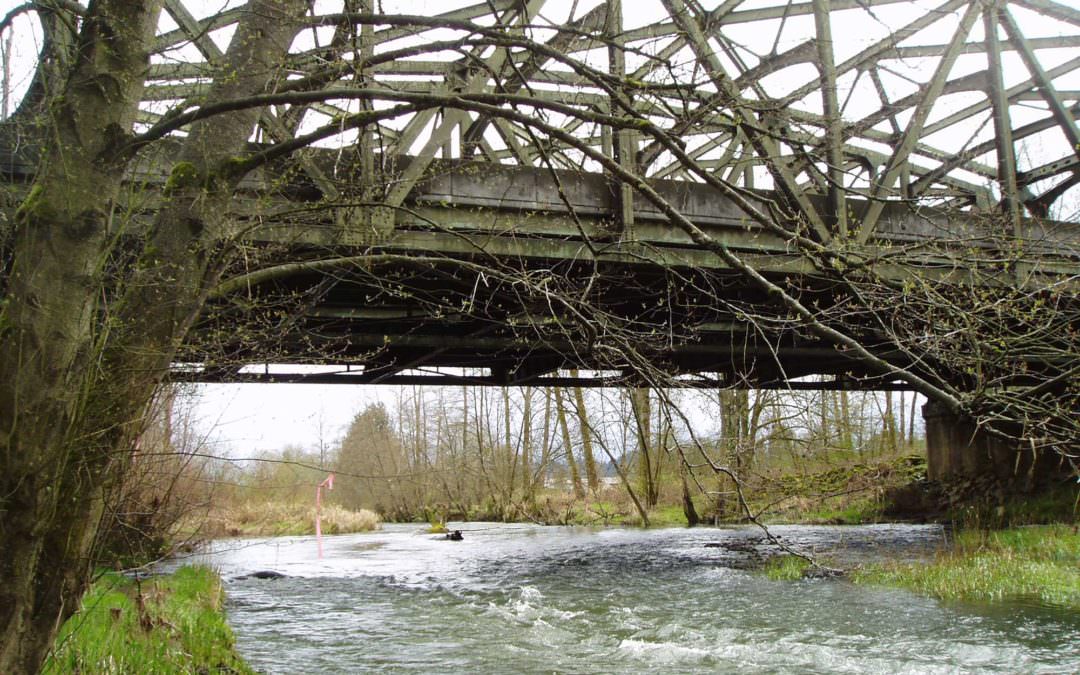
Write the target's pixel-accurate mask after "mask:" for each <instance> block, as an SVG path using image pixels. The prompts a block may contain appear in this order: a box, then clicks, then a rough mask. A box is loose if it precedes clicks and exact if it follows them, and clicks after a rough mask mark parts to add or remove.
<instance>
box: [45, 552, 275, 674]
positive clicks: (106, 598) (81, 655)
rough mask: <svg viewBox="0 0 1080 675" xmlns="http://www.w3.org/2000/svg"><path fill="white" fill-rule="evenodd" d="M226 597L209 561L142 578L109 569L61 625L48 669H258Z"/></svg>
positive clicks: (46, 667) (76, 671) (57, 671)
mask: <svg viewBox="0 0 1080 675" xmlns="http://www.w3.org/2000/svg"><path fill="white" fill-rule="evenodd" d="M223 602H224V595H223V593H222V589H221V580H220V579H219V578H218V576H217V575H216V574H215V573H214V572H213V571H212V570H210V569H207V568H205V567H184V568H181V569H180V570H178V571H177V572H176V573H175V574H172V575H169V576H164V577H155V578H152V579H145V580H142V581H141V582H139V581H134V580H132V579H128V578H127V577H124V576H121V575H118V574H113V573H106V574H105V575H104V576H102V577H101V578H100V579H98V580H97V582H95V583H94V584H93V586H91V588H90V590H89V591H87V593H86V595H85V596H83V599H82V604H81V606H80V608H79V611H78V612H77V613H76V614H75V615H74V616H72V617H71V618H70V619H69V620H68V621H67V623H65V624H64V626H63V628H61V629H60V636H59V637H58V638H57V641H56V645H55V647H54V650H55V651H54V653H53V654H52V655H51V656H50V658H49V660H48V661H47V662H46V665H45V668H44V672H45V673H48V674H55V675H60V674H61V673H253V672H254V671H252V670H251V669H250V668H248V667H247V666H246V665H245V664H244V662H243V661H242V660H241V659H240V657H239V656H238V655H237V654H236V652H235V651H234V650H233V635H232V631H231V630H230V629H229V626H228V624H226V622H225V615H224V611H223Z"/></svg>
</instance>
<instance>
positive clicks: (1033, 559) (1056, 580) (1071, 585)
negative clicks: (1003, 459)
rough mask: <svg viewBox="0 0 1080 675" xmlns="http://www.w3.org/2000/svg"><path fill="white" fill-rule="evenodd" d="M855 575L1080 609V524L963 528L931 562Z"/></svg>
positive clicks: (948, 594) (958, 594)
mask: <svg viewBox="0 0 1080 675" xmlns="http://www.w3.org/2000/svg"><path fill="white" fill-rule="evenodd" d="M853 578H854V580H855V581H857V582H861V583H875V584H885V585H890V586H900V587H903V588H909V589H911V590H913V591H916V592H919V593H923V594H926V595H930V596H933V597H937V598H941V599H945V600H973V601H1002V600H1023V601H1031V600H1034V601H1036V602H1039V603H1042V604H1047V605H1057V606H1062V607H1067V608H1070V609H1076V610H1080V533H1078V531H1077V527H1076V526H1074V525H1040V526H1030V527H1020V528H1015V529H1011V530H1002V531H991V532H988V531H967V532H961V533H960V534H959V535H957V537H956V539H955V541H954V543H953V546H952V548H951V549H950V550H948V551H946V552H943V553H941V554H939V555H938V557H937V559H936V560H934V561H932V562H930V563H915V564H897V563H884V564H879V565H874V566H872V567H868V568H865V569H863V570H860V571H857V572H856V573H855V574H854V575H853Z"/></svg>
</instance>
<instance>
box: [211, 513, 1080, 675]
mask: <svg viewBox="0 0 1080 675" xmlns="http://www.w3.org/2000/svg"><path fill="white" fill-rule="evenodd" d="M456 527H459V528H460V529H461V530H462V531H463V533H464V539H463V541H446V540H444V539H441V538H439V537H436V536H434V535H429V534H424V533H423V532H422V530H421V527H420V526H402V525H389V526H386V527H385V528H384V529H383V530H382V531H380V532H375V533H370V534H357V535H345V536H336V537H326V538H325V539H324V557H323V558H322V559H318V558H317V553H316V550H317V549H316V546H315V541H314V539H313V538H312V537H278V538H270V539H247V540H229V541H221V542H217V543H215V545H214V549H213V552H212V553H210V554H207V555H205V556H202V557H200V558H199V559H198V560H197V561H198V562H205V563H209V564H212V565H213V566H215V567H216V568H217V569H218V570H219V571H220V572H221V573H222V575H223V576H224V578H225V579H226V592H227V596H228V614H229V622H230V623H231V624H232V626H233V629H234V631H235V633H236V637H237V643H238V647H239V650H240V652H241V654H242V655H243V656H244V657H245V658H246V659H247V660H248V662H249V663H250V664H251V665H252V666H253V667H255V668H256V669H258V670H259V671H262V672H265V673H366V672H379V671H383V672H429V673H519V672H521V673H655V672H670V673H717V672H720V673H722V672H739V673H889V674H890V675H893V674H898V673H965V672H978V673H990V672H998V673H1076V672H1080V616H1078V615H1077V614H1076V613H1070V612H1066V611H1063V610H1060V609H1055V608H1049V607H1040V606H1028V605H1022V604H1009V605H970V604H957V603H948V604H946V603H941V602H938V601H936V600H931V599H927V598H922V597H918V596H916V595H913V594H911V593H908V592H906V591H901V590H894V589H885V588H872V587H862V586H856V585H853V584H851V583H850V582H848V581H845V580H843V579H812V580H803V581H798V582H776V581H770V580H768V579H766V578H765V577H763V576H762V575H760V574H756V573H754V572H752V571H749V570H748V569H747V568H748V567H749V566H751V565H752V563H753V560H754V558H755V557H757V556H758V555H763V554H768V553H769V551H770V550H773V549H771V548H770V547H771V545H770V544H768V542H766V541H765V540H764V539H763V537H762V533H761V531H760V530H758V529H756V528H739V529H709V528H699V529H692V530H691V529H661V530H635V529H585V528H555V527H538V526H529V525H498V524H485V523H465V524H460V525H457V526H456ZM772 532H773V533H775V534H776V535H779V536H780V537H781V539H782V541H784V542H787V543H788V544H789V545H793V546H801V547H805V548H806V549H807V550H814V551H817V552H819V553H826V554H828V555H829V556H831V557H832V558H833V559H834V560H838V561H840V562H841V563H842V564H845V565H850V564H853V563H857V562H859V561H865V560H872V559H877V558H880V557H883V556H891V557H906V558H914V559H918V558H921V557H923V556H926V555H929V553H930V552H931V551H932V550H933V549H934V548H935V547H937V546H939V545H940V544H941V541H942V537H943V532H942V530H941V529H940V528H939V527H937V526H919V525H876V526H861V527H807V526H782V527H774V528H772ZM262 570H273V571H276V572H280V573H282V574H285V575H288V576H286V577H285V578H279V579H259V578H253V577H246V578H245V575H249V574H250V573H252V572H255V571H262Z"/></svg>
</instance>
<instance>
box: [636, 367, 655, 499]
mask: <svg viewBox="0 0 1080 675" xmlns="http://www.w3.org/2000/svg"><path fill="white" fill-rule="evenodd" d="M649 404H650V401H649V390H648V389H644V388H637V389H634V390H633V391H631V392H630V407H631V409H632V411H633V414H634V427H635V429H636V430H637V439H638V480H639V482H640V484H641V493H642V495H643V496H644V497H645V506H646V507H647V508H650V509H651V508H653V507H654V506H656V502H657V501H658V499H659V494H660V492H659V489H658V488H657V485H656V482H655V480H654V473H653V463H654V460H655V458H654V457H653V456H652V455H653V453H652V448H651V447H650V446H651V438H650V433H651V432H650V428H651V422H652V412H651V409H650V405H649Z"/></svg>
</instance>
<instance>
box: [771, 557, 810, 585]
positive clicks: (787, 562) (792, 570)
mask: <svg viewBox="0 0 1080 675" xmlns="http://www.w3.org/2000/svg"><path fill="white" fill-rule="evenodd" d="M809 567H810V561H809V560H807V559H806V558H800V557H799V556H797V555H778V556H773V557H772V558H769V559H768V561H766V562H765V568H764V572H765V576H767V577H768V578H770V579H772V580H773V581H798V580H799V579H802V577H803V574H804V573H805V572H806V570H807V569H808V568H809Z"/></svg>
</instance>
